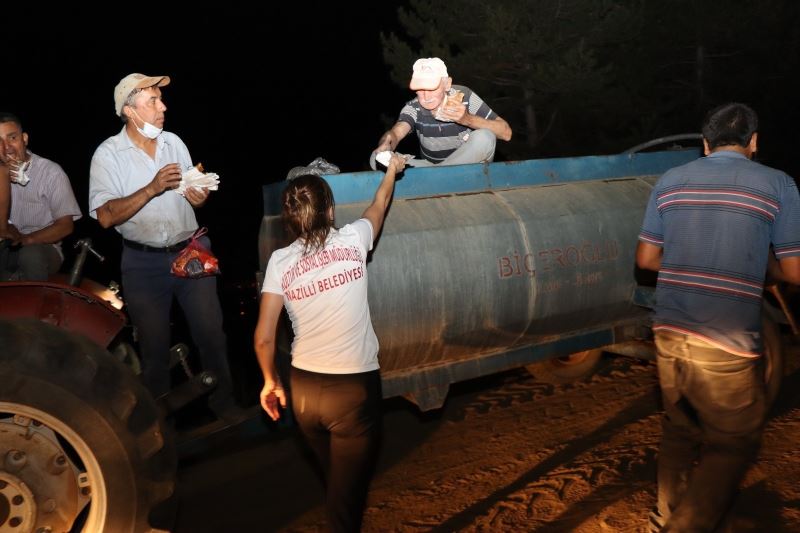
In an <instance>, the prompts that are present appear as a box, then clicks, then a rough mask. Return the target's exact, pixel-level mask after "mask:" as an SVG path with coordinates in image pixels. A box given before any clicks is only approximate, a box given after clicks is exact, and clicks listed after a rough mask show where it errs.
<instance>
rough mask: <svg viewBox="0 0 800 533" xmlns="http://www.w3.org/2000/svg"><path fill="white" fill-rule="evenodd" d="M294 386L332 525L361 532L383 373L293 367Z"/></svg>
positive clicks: (378, 423)
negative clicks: (321, 475)
mask: <svg viewBox="0 0 800 533" xmlns="http://www.w3.org/2000/svg"><path fill="white" fill-rule="evenodd" d="M291 385H292V393H291V394H292V409H293V411H294V415H295V418H296V419H297V424H298V426H299V427H300V430H301V431H302V433H303V435H304V436H305V437H306V439H307V440H308V443H309V444H310V445H311V448H312V449H313V450H314V453H315V454H316V456H317V458H318V459H319V461H320V463H321V464H322V468H323V470H324V472H325V482H326V485H327V491H326V510H327V515H328V527H329V528H330V530H331V531H335V532H337V533H338V532H356V531H360V529H361V519H362V515H363V512H364V505H365V502H366V499H367V489H368V488H369V481H370V478H371V477H372V471H373V468H374V466H375V460H376V459H377V452H378V443H379V440H380V429H381V381H380V374H379V372H378V371H377V370H374V371H371V372H364V373H360V374H319V373H316V372H308V371H305V370H300V369H298V368H294V367H292V378H291Z"/></svg>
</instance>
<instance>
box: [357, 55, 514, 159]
mask: <svg viewBox="0 0 800 533" xmlns="http://www.w3.org/2000/svg"><path fill="white" fill-rule="evenodd" d="M409 87H410V88H411V90H413V91H416V92H417V97H416V98H414V99H413V100H411V101H409V102H408V103H406V105H405V107H403V109H402V110H401V111H400V117H399V118H398V119H397V123H396V124H395V125H394V126H392V128H391V129H390V130H389V131H387V132H386V133H384V134H383V136H382V137H381V139H380V141H378V147H377V148H376V149H375V150H374V151H373V152H372V159H371V160H370V164H371V165H372V167H373V169H374V168H375V167H374V164H373V163H374V158H375V155H376V154H377V153H379V152H383V151H386V150H390V151H394V150H395V149H396V148H397V145H398V144H399V143H400V141H401V140H403V139H404V138H405V137H406V135H408V134H409V133H411V131H416V132H417V138H418V139H419V145H420V151H421V153H422V157H423V158H424V159H413V160H411V161H410V162H409V163H408V164H409V165H411V166H415V167H422V166H431V165H466V164H469V163H482V162H489V161H492V160H493V159H494V148H495V143H496V140H497V139H498V138H499V139H502V140H504V141H508V140H511V126H509V125H508V122H506V121H505V120H503V119H502V118H500V116H499V115H497V113H495V112H494V111H492V109H491V108H490V107H489V106H488V105H486V102H484V101H483V100H482V99H481V97H480V96H478V95H477V94H475V93H474V92H473V91H472V90H470V89H469V88H468V87H464V86H463V85H453V78H451V77H449V76H448V74H447V66H445V64H444V62H443V61H442V60H441V59H439V58H438V57H426V58H422V59H418V60H417V61H416V62H415V63H414V68H413V74H412V76H411V83H410V84H409ZM458 92H461V93H463V100H462V101H456V100H457V99H456V98H452V97H454V96H455V95H456V94H457V93H458ZM445 95H447V96H448V99H447V103H446V105H442V103H443V102H444V101H445Z"/></svg>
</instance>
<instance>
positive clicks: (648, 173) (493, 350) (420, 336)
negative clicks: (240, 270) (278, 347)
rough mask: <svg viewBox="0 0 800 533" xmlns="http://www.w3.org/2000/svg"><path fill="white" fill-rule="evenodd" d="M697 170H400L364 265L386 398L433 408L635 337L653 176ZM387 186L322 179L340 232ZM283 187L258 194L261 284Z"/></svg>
mask: <svg viewBox="0 0 800 533" xmlns="http://www.w3.org/2000/svg"><path fill="white" fill-rule="evenodd" d="M697 157H698V151H697V150H680V151H668V152H651V153H640V154H623V155H617V156H592V157H575V158H559V159H546V160H531V161H522V162H513V163H491V164H485V165H463V166H453V167H439V168H436V167H434V168H420V169H407V170H406V171H405V173H404V175H403V177H402V179H401V180H400V181H398V182H397V186H396V190H395V196H394V200H393V203H392V205H391V207H390V210H389V212H388V214H387V217H386V222H385V224H384V228H383V232H382V234H381V235H380V238H379V239H378V241H377V242H376V244H375V247H374V250H373V253H372V254H371V259H370V262H369V265H368V273H369V304H370V310H371V314H372V322H373V325H374V327H375V332H376V334H377V336H378V339H379V342H380V356H379V357H380V364H381V375H382V378H383V393H384V397H391V396H400V395H402V396H406V397H408V398H409V399H411V400H412V401H414V402H415V403H417V404H418V405H419V406H420V407H421V408H422V409H423V410H424V409H430V408H436V407H439V406H440V405H441V404H442V402H443V401H444V397H445V395H446V393H447V390H448V387H449V385H450V384H451V383H455V382H458V381H463V380H466V379H470V378H473V377H478V376H482V375H487V374H491V373H494V372H498V371H501V370H506V369H509V368H514V367H518V366H523V365H527V364H530V363H533V362H536V361H540V360H544V359H548V358H553V357H559V356H564V355H568V354H571V353H574V352H579V351H581V350H589V349H593V348H604V347H605V348H607V347H609V346H612V345H615V346H622V345H623V343H625V342H626V341H629V340H632V339H634V338H636V337H637V336H639V335H641V330H642V329H646V327H647V316H648V313H647V311H646V310H645V309H643V308H642V307H639V306H637V305H635V304H634V303H633V295H634V292H635V289H636V286H637V285H636V280H635V278H634V253H635V249H636V244H637V235H638V231H639V227H640V225H641V222H642V217H643V215H644V209H645V206H646V204H647V200H648V197H649V194H650V191H651V189H652V186H653V184H654V183H655V180H656V179H657V178H658V176H659V175H660V174H661V173H663V172H664V171H665V170H667V169H669V168H671V167H674V166H678V165H680V164H683V163H686V162H688V161H691V160H693V159H696V158H697ZM381 177H382V174H381V173H379V172H359V173H349V174H336V175H329V176H326V177H325V179H326V180H327V181H328V182H329V184H330V185H331V188H332V189H333V192H334V197H335V200H336V223H337V225H338V226H342V225H344V224H346V223H349V222H352V221H353V220H355V219H357V218H358V217H359V216H360V215H361V213H362V212H363V211H364V209H365V208H366V207H367V205H369V202H370V201H371V200H372V195H373V194H374V191H375V189H376V188H377V185H378V183H379V182H380V179H381ZM284 185H285V184H284V183H276V184H272V185H267V186H265V187H264V205H265V209H264V211H265V214H264V218H263V221H262V226H261V232H260V236H259V248H260V258H261V270H262V272H263V270H264V269H265V268H266V263H267V261H268V259H269V254H270V253H271V252H272V251H273V250H274V249H276V248H277V247H280V246H283V245H285V244H286V243H285V241H284V234H283V230H282V228H281V223H280V218H279V214H280V203H279V197H280V192H281V191H282V190H283V187H284ZM619 351H623V352H624V350H619Z"/></svg>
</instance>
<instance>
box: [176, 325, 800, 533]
mask: <svg viewBox="0 0 800 533" xmlns="http://www.w3.org/2000/svg"><path fill="white" fill-rule="evenodd" d="M790 342H791V341H790ZM790 352H791V355H792V358H791V360H792V364H791V366H790V367H789V368H788V371H787V374H788V375H787V377H786V379H785V381H784V384H783V388H782V392H781V395H780V396H779V398H778V402H777V404H776V406H775V409H774V412H773V415H772V417H771V418H770V421H769V424H768V426H767V428H766V431H765V434H764V444H763V448H762V451H761V454H760V458H759V461H758V463H757V464H756V465H755V466H753V467H752V468H751V469H750V471H749V473H748V475H747V477H746V479H745V481H744V482H743V485H742V491H741V494H740V497H739V498H738V500H737V502H736V506H735V514H734V517H733V523H732V527H731V528H730V531H735V532H740V531H741V532H756V531H757V532H792V531H794V532H797V531H800V482H798V480H800V370H798V369H797V367H798V364H797V361H798V360H799V359H800V357H798V354H800V348H798V346H797V345H796V344H793V346H792V347H791V348H790ZM385 408H386V416H385V420H384V443H383V449H382V455H381V459H380V463H379V466H378V471H377V473H376V475H375V478H374V479H373V482H372V485H371V489H370V494H369V502H368V506H367V509H366V513H365V517H364V527H363V530H364V531H368V532H372V531H376V532H377V531H399V532H422V531H433V532H445V531H448V532H449V531H492V532H494V531H514V532H516V531H539V532H579V533H593V532H631V533H632V532H640V531H645V528H646V522H647V513H648V510H649V509H651V508H652V507H653V506H654V504H655V490H656V484H655V479H656V471H655V458H656V453H657V450H658V442H659V438H660V434H661V429H660V415H661V411H660V407H659V393H658V386H657V376H656V371H655V365H654V363H648V362H643V361H636V360H632V359H626V358H622V357H615V358H609V359H608V360H607V361H606V362H605V363H604V366H603V367H602V368H601V370H600V371H599V372H598V373H597V374H595V375H594V376H593V377H592V378H591V379H589V380H588V381H585V382H576V383H572V384H569V385H558V386H553V385H548V384H542V383H537V382H535V381H534V380H533V379H532V378H531V377H530V376H529V375H528V374H527V373H526V372H525V371H522V370H520V371H514V372H509V373H505V374H502V375H497V376H493V377H490V378H485V379H482V380H478V381H475V382H471V383H467V384H460V385H456V386H454V387H453V388H452V389H451V393H450V395H449V397H448V401H447V404H446V405H445V407H444V408H443V409H441V410H439V411H436V412H434V413H427V414H420V413H419V412H418V411H417V410H416V408H415V407H413V406H411V405H410V404H408V403H406V402H405V401H402V400H389V401H386V402H385ZM250 424H251V425H250V428H251V429H253V428H255V431H254V433H257V432H258V429H259V428H258V427H256V426H257V425H259V424H263V422H262V421H260V420H253V421H251V422H250ZM253 424H255V425H256V426H254V425H253ZM179 490H180V497H181V508H180V513H179V519H178V524H177V528H176V529H175V531H176V532H177V533H190V532H191V533H198V532H232V531H236V532H239V531H241V532H244V531H259V532H261V531H292V532H294V531H296V532H311V531H319V530H321V529H322V526H323V524H324V515H323V509H322V499H323V495H324V493H323V489H322V484H321V482H320V480H319V478H318V477H317V475H316V473H315V470H314V468H313V467H312V466H311V462H310V461H309V459H308V456H307V455H306V453H305V450H304V448H303V447H302V443H301V442H300V441H299V439H298V438H297V435H296V434H295V431H294V428H293V427H291V426H285V427H283V428H280V430H277V431H276V430H272V431H270V432H268V433H266V434H264V433H263V432H261V434H260V435H255V434H254V435H253V436H251V437H245V438H241V437H234V436H221V437H220V440H219V442H215V443H212V444H210V445H209V448H207V449H204V450H201V451H194V452H192V453H188V454H186V455H185V456H184V458H183V460H182V462H181V468H180V470H179Z"/></svg>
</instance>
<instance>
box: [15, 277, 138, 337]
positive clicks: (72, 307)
mask: <svg viewBox="0 0 800 533" xmlns="http://www.w3.org/2000/svg"><path fill="white" fill-rule="evenodd" d="M0 317H2V318H38V319H39V320H42V321H43V322H47V323H49V324H53V325H55V326H59V327H61V328H64V329H66V330H69V331H73V332H75V333H80V334H82V335H84V336H86V337H88V338H89V339H90V340H92V341H93V342H95V343H96V344H98V345H100V346H103V347H107V346H108V344H109V343H110V342H111V341H112V340H113V339H114V337H115V336H116V335H117V334H118V333H119V331H120V330H121V329H122V327H123V326H124V324H125V321H126V317H125V314H124V313H122V312H121V311H119V310H117V309H115V308H114V307H112V306H111V305H110V304H108V303H107V302H105V301H102V300H100V299H98V298H97V297H96V296H95V295H94V294H93V293H92V292H89V291H87V290H84V289H82V288H80V287H70V286H68V285H60V284H57V283H46V282H32V281H28V282H24V281H21V282H13V283H0Z"/></svg>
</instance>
